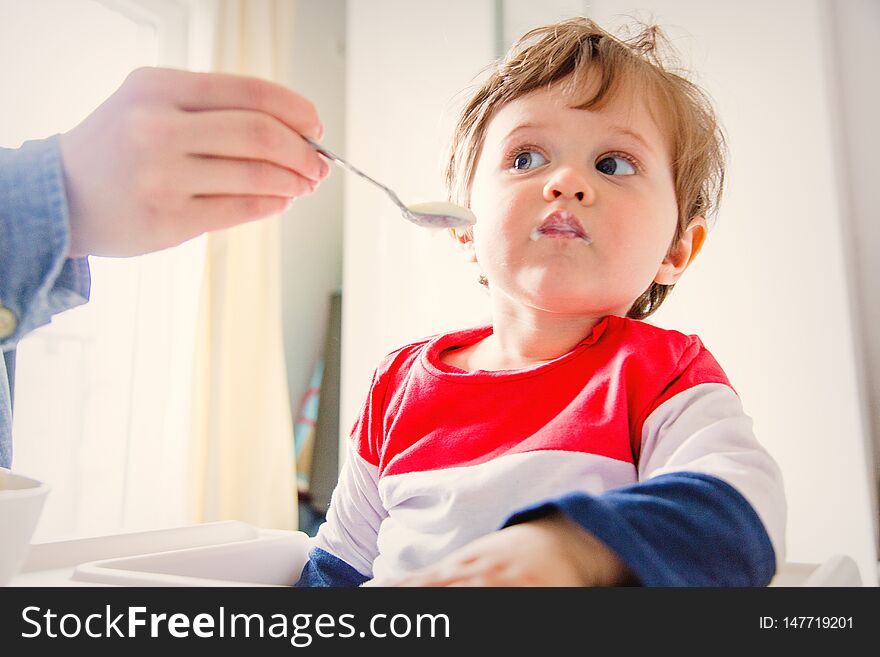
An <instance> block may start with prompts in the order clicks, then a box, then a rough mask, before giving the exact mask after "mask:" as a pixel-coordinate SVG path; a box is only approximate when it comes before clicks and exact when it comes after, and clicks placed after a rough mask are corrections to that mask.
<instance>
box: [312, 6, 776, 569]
mask: <svg viewBox="0 0 880 657" xmlns="http://www.w3.org/2000/svg"><path fill="white" fill-rule="evenodd" d="M658 37H659V34H658V32H657V30H656V28H653V27H647V28H645V29H644V30H643V31H642V32H641V33H640V34H638V35H637V36H635V37H634V38H629V39H623V38H618V37H615V36H613V35H611V34H609V33H607V32H605V31H603V30H602V29H601V28H599V27H598V26H597V25H596V24H595V23H593V22H592V21H590V20H587V19H582V18H581V19H572V20H568V21H564V22H561V23H558V24H555V25H551V26H548V27H543V28H539V29H536V30H533V31H532V32H530V33H528V34H527V35H525V36H524V37H523V38H522V39H521V40H520V41H519V42H518V43H517V44H515V45H514V46H513V48H512V50H511V52H510V53H509V54H508V55H507V57H506V58H505V59H504V60H503V61H502V62H500V63H499V65H498V66H497V68H496V70H495V71H494V72H493V73H492V74H491V76H490V77H489V78H488V80H487V81H486V82H485V83H484V84H483V85H482V87H481V88H480V89H479V90H478V91H477V93H476V95H475V96H474V97H473V98H472V99H471V101H470V102H469V103H468V105H467V106H466V107H465V109H464V111H463V113H462V116H461V118H460V120H459V123H458V125H457V129H456V133H455V136H454V140H453V149H452V156H451V158H450V163H449V166H448V170H447V182H448V185H449V192H450V199H451V200H452V201H454V202H456V203H458V204H460V205H464V206H467V207H470V208H471V209H472V210H473V212H474V214H475V215H476V217H477V223H476V225H475V226H474V227H473V229H472V230H468V231H458V232H455V237H456V238H457V240H458V242H459V244H460V245H461V247H462V248H463V249H465V250H467V251H468V253H470V254H472V257H473V259H474V260H475V262H477V263H478V265H479V267H480V270H481V272H482V276H481V282H482V283H483V284H484V285H486V286H487V288H488V292H489V298H490V303H491V309H492V324H491V326H485V327H479V328H473V329H469V330H463V331H457V332H453V333H448V334H444V335H439V336H435V337H432V338H429V339H425V340H421V341H419V342H416V343H413V344H409V345H406V346H404V347H402V348H400V349H398V350H397V351H394V352H393V353H391V354H390V355H388V356H387V357H386V358H385V359H384V360H383V361H382V363H381V364H380V365H379V367H378V368H377V370H376V372H375V374H374V376H373V381H372V385H371V388H370V392H369V396H368V398H367V400H366V403H365V404H364V407H363V410H362V412H361V414H360V417H359V419H358V420H357V422H356V423H355V426H354V429H353V431H352V434H351V441H350V450H349V454H348V457H347V459H346V463H345V467H344V469H343V471H342V473H341V475H340V480H339V483H338V485H337V488H336V491H335V492H334V494H333V498H332V501H331V505H330V509H329V512H328V517H327V522H326V523H324V524H323V525H322V526H321V528H320V531H319V532H318V535H317V536H316V538H315V539H314V545H313V549H312V550H311V552H310V555H309V561H308V563H307V564H306V566H305V568H304V570H303V573H302V577H301V580H300V582H299V585H300V586H354V585H360V584H364V583H366V582H368V581H370V580H372V581H370V584H373V585H417V586H446V585H487V586H505V585H511V586H523V585H542V586H543V585H568V586H576V585H589V586H603V585H605V586H607V585H625V584H638V585H645V586H723V585H730V586H763V585H766V584H768V583H769V582H770V580H771V578H772V577H773V575H774V573H775V571H776V568H777V567H778V566H779V565H780V564H781V562H782V560H783V557H784V555H783V546H784V526H785V500H784V495H783V487H782V480H781V475H780V472H779V469H778V467H777V465H776V464H775V463H774V461H773V460H772V458H771V457H770V456H769V455H768V454H767V452H766V451H765V450H764V449H763V448H762V447H761V446H760V445H759V444H758V442H757V441H756V439H755V437H754V435H753V433H752V423H751V420H750V419H749V417H748V416H747V415H745V413H744V412H743V409H742V406H741V404H740V400H739V398H738V396H737V394H736V392H735V391H734V389H733V387H732V386H731V384H730V382H729V381H728V379H727V377H726V376H725V374H724V372H723V371H722V369H721V367H720V366H719V365H718V363H717V362H716V361H715V359H714V358H713V357H712V355H711V354H710V353H709V352H708V351H707V350H706V348H705V347H704V346H703V344H702V343H701V342H700V340H699V339H698V338H697V337H695V336H689V335H684V334H682V333H679V332H676V331H671V330H664V329H660V328H657V327H655V326H652V325H650V324H648V323H646V322H644V321H642V320H644V319H645V318H646V317H648V316H649V315H650V314H651V313H652V312H654V311H655V310H656V309H657V308H658V307H659V306H660V304H661V303H662V302H663V300H664V299H665V298H666V296H667V295H668V294H669V292H670V290H671V289H672V287H673V285H675V283H676V281H678V279H679V278H680V277H681V275H682V274H683V273H684V271H685V269H687V267H688V265H689V264H690V263H691V262H692V261H693V259H694V258H695V257H696V255H697V254H698V253H699V251H700V248H701V247H702V245H703V242H704V240H705V238H706V234H707V230H708V227H707V218H708V217H710V216H711V215H712V214H713V213H714V212H715V210H716V208H717V204H718V200H719V198H720V193H721V188H722V181H723V164H724V157H723V154H724V142H723V138H722V135H721V132H720V129H719V127H718V125H717V122H716V120H715V117H714V113H713V110H712V108H711V104H710V103H709V101H708V100H707V98H706V96H705V95H704V94H703V93H702V92H701V91H700V90H699V89H698V88H697V87H696V86H695V85H694V84H692V83H691V82H689V81H687V80H686V79H685V78H683V77H681V76H679V75H678V74H676V73H674V72H672V71H671V70H670V69H669V68H668V67H666V66H665V65H664V63H663V61H662V60H661V59H660V58H659V56H658V55H657V40H658Z"/></svg>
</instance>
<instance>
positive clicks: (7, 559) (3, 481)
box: [0, 468, 49, 586]
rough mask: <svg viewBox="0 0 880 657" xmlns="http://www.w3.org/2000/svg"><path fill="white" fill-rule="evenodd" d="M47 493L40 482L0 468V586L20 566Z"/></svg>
mask: <svg viewBox="0 0 880 657" xmlns="http://www.w3.org/2000/svg"><path fill="white" fill-rule="evenodd" d="M48 493H49V487H48V486H47V485H46V484H44V483H43V482H41V481H37V480H36V479H31V478H30V477H24V476H22V475H20V474H16V473H13V472H10V471H9V470H7V469H6V468H0V586H6V585H7V584H9V582H10V581H11V580H12V578H13V577H14V576H15V574H16V573H18V571H19V569H20V568H21V566H22V564H23V563H24V560H25V557H27V553H28V549H29V547H30V543H31V536H33V535H34V529H36V527H37V520H39V519H40V512H41V511H42V510H43V503H44V502H45V501H46V495H47V494H48Z"/></svg>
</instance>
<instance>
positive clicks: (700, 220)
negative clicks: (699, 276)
mask: <svg viewBox="0 0 880 657" xmlns="http://www.w3.org/2000/svg"><path fill="white" fill-rule="evenodd" d="M707 232H708V227H707V226H706V219H705V218H704V217H699V216H697V217H694V218H693V219H691V223H690V224H688V227H687V228H686V229H685V231H684V235H682V237H681V239H680V240H678V242H676V243H675V245H673V247H672V248H671V249H669V253H667V254H666V257H665V258H664V259H663V262H662V263H661V264H660V269H659V270H658V271H657V275H656V276H655V277H654V282H655V283H660V284H661V285H673V284H675V283H676V282H677V281H678V279H679V278H681V275H682V274H683V273H684V270H685V269H687V268H688V266H689V265H690V264H691V263H692V262H693V261H694V258H696V257H697V254H698V253H699V252H700V249H702V248H703V243H704V242H705V241H706V233H707Z"/></svg>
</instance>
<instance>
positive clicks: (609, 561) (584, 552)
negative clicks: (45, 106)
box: [539, 511, 636, 586]
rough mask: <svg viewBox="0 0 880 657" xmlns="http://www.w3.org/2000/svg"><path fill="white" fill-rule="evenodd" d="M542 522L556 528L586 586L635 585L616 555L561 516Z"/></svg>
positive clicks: (557, 515) (569, 557)
mask: <svg viewBox="0 0 880 657" xmlns="http://www.w3.org/2000/svg"><path fill="white" fill-rule="evenodd" d="M539 522H547V523H549V524H551V525H552V526H553V528H554V530H555V533H556V536H557V537H558V539H559V541H560V548H561V549H562V550H563V553H564V554H565V555H566V557H567V558H568V559H569V560H570V562H571V563H572V564H573V565H574V566H575V568H576V569H577V572H578V573H579V575H580V578H581V583H582V585H583V586H626V585H632V584H634V583H635V582H636V578H635V577H634V575H633V574H632V571H631V570H630V569H629V567H628V566H627V565H626V563H624V561H623V560H622V559H621V558H620V557H619V556H618V555H617V553H616V552H614V551H613V550H612V549H611V548H609V547H608V546H607V545H605V543H603V542H602V541H600V540H599V539H598V538H596V537H595V536H594V535H593V534H591V533H590V532H588V531H587V530H585V529H584V528H583V527H581V526H580V525H578V524H577V523H576V522H574V521H573V520H571V519H570V518H568V516H566V515H565V514H563V513H562V512H559V511H557V512H555V513H554V514H553V515H551V516H548V517H546V518H544V519H542V520H540V521H539Z"/></svg>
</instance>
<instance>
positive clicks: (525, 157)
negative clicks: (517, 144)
mask: <svg viewBox="0 0 880 657" xmlns="http://www.w3.org/2000/svg"><path fill="white" fill-rule="evenodd" d="M546 162H547V160H545V159H544V156H543V155H541V154H540V153H538V152H536V151H523V152H522V153H517V155H516V157H514V158H513V166H512V167H511V168H513V169H515V170H516V171H528V170H529V169H534V168H535V167H539V166H541V165H542V164H544V163H546Z"/></svg>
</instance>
